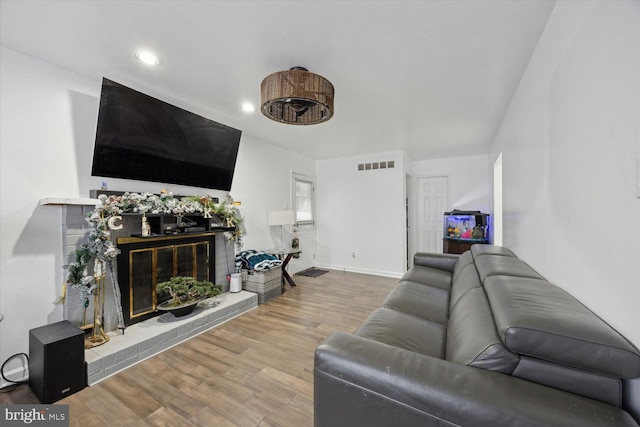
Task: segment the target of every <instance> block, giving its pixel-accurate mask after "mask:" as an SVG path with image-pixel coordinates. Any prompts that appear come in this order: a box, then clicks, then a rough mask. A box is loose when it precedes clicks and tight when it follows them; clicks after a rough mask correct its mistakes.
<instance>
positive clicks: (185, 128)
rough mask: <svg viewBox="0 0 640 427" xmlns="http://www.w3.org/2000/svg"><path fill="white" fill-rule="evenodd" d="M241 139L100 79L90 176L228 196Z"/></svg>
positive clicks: (224, 128)
mask: <svg viewBox="0 0 640 427" xmlns="http://www.w3.org/2000/svg"><path fill="white" fill-rule="evenodd" d="M241 134H242V131H239V130H237V129H233V128H231V127H229V126H225V125H223V124H220V123H217V122H214V121H213V120H209V119H207V118H205V117H202V116H199V115H197V114H194V113H190V112H188V111H185V110H183V109H181V108H178V107H176V106H173V105H170V104H167V103H166V102H163V101H160V100H158V99H155V98H152V97H151V96H148V95H145V94H143V93H140V92H138V91H135V90H133V89H130V88H128V87H125V86H123V85H121V84H118V83H115V82H113V81H111V80H108V79H103V80H102V93H101V95H100V109H99V112H98V126H97V130H96V142H95V147H94V151H93V166H92V169H91V175H93V176H101V177H111V178H125V179H135V180H141V181H151V182H162V183H167V184H181V185H189V186H194V187H201V188H210V189H216V190H225V191H229V190H230V189H231V182H232V180H233V172H234V170H235V165H236V158H237V156H238V148H239V146H240V136H241Z"/></svg>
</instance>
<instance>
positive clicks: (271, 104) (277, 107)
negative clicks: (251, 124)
mask: <svg viewBox="0 0 640 427" xmlns="http://www.w3.org/2000/svg"><path fill="white" fill-rule="evenodd" d="M333 94H334V90H333V85H332V84H331V82H330V81H329V80H327V79H325V78H324V77H322V76H319V75H317V74H313V73H310V72H309V70H307V69H306V68H303V67H293V68H291V69H290V70H288V71H278V72H277V73H273V74H271V75H269V76H267V77H265V79H264V80H263V81H262V84H261V85H260V96H261V110H262V114H264V115H265V116H267V117H268V118H270V119H271V120H275V121H276V122H280V123H287V124H291V125H313V124H316V123H322V122H326V121H327V120H329V119H330V118H331V117H333Z"/></svg>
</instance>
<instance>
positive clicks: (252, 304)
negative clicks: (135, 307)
mask: <svg viewBox="0 0 640 427" xmlns="http://www.w3.org/2000/svg"><path fill="white" fill-rule="evenodd" d="M257 306H258V297H257V294H255V293H253V292H246V291H241V292H238V293H230V292H225V293H223V294H222V295H219V296H217V297H215V298H212V299H209V300H206V301H203V302H202V303H201V304H200V305H199V306H198V307H197V308H196V309H195V310H194V312H193V313H191V314H189V315H187V316H183V317H174V316H173V314H171V313H165V314H162V315H161V316H158V317H154V318H152V319H148V320H145V321H144V322H140V323H136V324H135V325H132V326H129V327H128V328H127V329H126V331H125V333H124V335H122V334H120V333H118V332H110V333H109V334H108V335H109V338H110V341H109V342H108V343H106V344H104V345H101V346H99V347H95V348H92V349H89V350H86V351H85V360H86V362H87V381H88V384H89V385H93V384H95V383H97V382H99V381H101V380H103V379H105V378H106V377H108V376H110V375H113V374H115V373H117V372H119V371H121V370H123V369H126V368H128V367H129V366H131V365H134V364H136V363H138V362H141V361H142V360H144V359H147V358H149V357H151V356H154V355H156V354H158V353H160V352H162V351H164V350H167V349H168V348H170V347H173V346H175V345H176V344H179V343H181V342H183V341H185V340H188V339H189V338H192V337H194V336H196V335H198V334H201V333H203V332H206V331H207V330H209V329H211V328H213V327H215V326H217V325H219V324H221V323H224V322H226V321H227V320H230V319H232V318H234V317H236V316H239V315H241V314H243V313H246V312H247V311H250V310H253V309H254V308H256V307H257Z"/></svg>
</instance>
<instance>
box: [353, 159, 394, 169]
mask: <svg viewBox="0 0 640 427" xmlns="http://www.w3.org/2000/svg"><path fill="white" fill-rule="evenodd" d="M395 166H396V162H395V161H394V160H388V161H386V162H372V163H358V171H370V170H380V169H393V168H394V167H395Z"/></svg>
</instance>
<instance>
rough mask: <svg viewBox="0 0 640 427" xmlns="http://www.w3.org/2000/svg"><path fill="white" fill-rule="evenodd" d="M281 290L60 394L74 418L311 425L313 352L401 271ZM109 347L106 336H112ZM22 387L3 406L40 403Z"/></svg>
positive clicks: (312, 281) (100, 422)
mask: <svg viewBox="0 0 640 427" xmlns="http://www.w3.org/2000/svg"><path fill="white" fill-rule="evenodd" d="M295 281H296V283H297V284H298V286H296V287H295V288H289V287H288V286H287V290H286V292H285V293H284V294H283V295H281V296H280V297H278V298H276V299H274V300H272V301H270V302H269V303H267V304H264V305H261V306H259V307H258V308H257V309H255V310H253V311H251V312H249V313H246V314H243V315H242V316H239V317H237V318H234V319H232V320H230V321H228V322H226V323H224V324H222V325H220V326H218V327H216V328H214V329H212V330H209V331H207V332H205V333H203V334H200V335H198V336H196V337H194V338H192V339H191V340H189V341H186V342H184V343H182V344H179V345H177V346H175V347H173V348H171V349H169V350H167V351H165V352H164V353H162V354H159V355H157V356H154V357H151V358H149V359H147V360H145V361H143V362H141V363H139V364H137V365H135V366H132V367H131V368H129V369H127V370H125V371H123V372H121V373H119V374H116V375H114V376H112V377H110V378H107V379H106V380H104V381H102V382H100V383H98V384H96V385H93V386H91V387H87V388H85V389H84V390H82V391H80V392H78V393H75V394H73V395H71V396H69V397H67V398H65V399H63V400H61V401H59V402H57V403H58V404H67V405H69V412H70V418H71V420H70V421H71V423H70V424H71V426H83V427H84V426H96V427H103V426H116V425H118V426H119V425H136V426H145V425H148V426H172V427H173V426H185V427H189V426H223V427H225V426H226V427H238V426H239V427H245V426H246V427H254V426H259V427H289V426H291V427H304V426H312V425H313V355H314V352H315V349H316V347H317V346H318V344H319V343H321V342H322V341H323V340H324V339H326V338H327V337H328V336H329V335H330V334H331V333H333V332H335V331H343V332H347V333H352V332H353V331H355V330H356V328H357V327H358V326H359V325H360V324H361V323H362V321H363V320H364V319H365V318H366V317H367V316H368V315H369V314H371V312H373V311H374V310H375V309H376V308H378V307H379V306H380V305H381V304H382V302H383V301H384V299H385V297H386V296H387V295H388V293H389V291H390V290H391V289H392V288H393V286H395V285H396V283H397V279H392V278H385V277H378V276H371V275H365V274H357V273H343V272H337V271H331V272H329V273H327V274H324V275H322V276H319V277H304V276H296V277H295ZM106 345H108V344H106ZM37 402H38V401H37V398H36V397H35V395H34V394H33V393H32V392H31V391H30V390H29V388H28V386H26V385H23V386H20V387H18V388H17V389H16V390H14V391H12V392H10V393H2V394H0V404H12V403H15V404H19V403H37Z"/></svg>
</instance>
